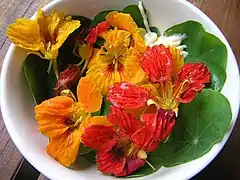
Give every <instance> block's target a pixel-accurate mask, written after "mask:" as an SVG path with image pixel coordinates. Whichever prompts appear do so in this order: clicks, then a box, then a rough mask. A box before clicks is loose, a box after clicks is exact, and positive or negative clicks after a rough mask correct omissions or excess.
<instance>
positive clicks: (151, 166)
mask: <svg viewBox="0 0 240 180" xmlns="http://www.w3.org/2000/svg"><path fill="white" fill-rule="evenodd" d="M146 163H147V164H148V165H149V166H150V168H152V169H153V170H154V171H156V168H155V167H154V166H153V165H152V164H151V163H150V162H149V161H148V160H146Z"/></svg>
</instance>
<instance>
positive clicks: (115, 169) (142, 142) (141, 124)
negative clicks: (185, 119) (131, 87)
mask: <svg viewBox="0 0 240 180" xmlns="http://www.w3.org/2000/svg"><path fill="white" fill-rule="evenodd" d="M107 118H108V120H109V121H110V123H111V124H112V126H106V125H92V126H89V127H87V128H86V129H85V132H84V134H83V135H82V141H83V143H84V145H85V146H87V147H91V148H93V149H95V150H97V151H98V152H97V158H96V162H97V165H98V170H100V171H101V172H103V173H104V174H113V175H115V176H126V175H129V174H131V173H132V172H134V171H136V170H137V169H139V168H140V167H142V166H143V165H144V164H145V163H146V162H147V160H146V159H147V153H148V152H151V151H153V150H154V149H156V148H157V146H158V145H159V143H160V142H161V141H163V140H164V139H166V138H167V137H168V136H169V135H170V133H171V131H172V128H173V126H174V124H175V113H174V112H173V111H166V110H162V109H159V110H158V111H157V112H156V113H151V114H143V115H142V116H141V119H140V120H138V119H136V118H134V117H133V116H132V115H131V114H129V113H127V112H125V111H124V110H123V109H121V108H118V107H115V106H111V108H110V113H109V115H108V116H107Z"/></svg>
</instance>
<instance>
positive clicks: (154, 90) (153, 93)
mask: <svg viewBox="0 0 240 180" xmlns="http://www.w3.org/2000/svg"><path fill="white" fill-rule="evenodd" d="M142 87H144V88H146V89H147V90H148V92H149V93H150V94H151V96H152V97H156V96H159V93H158V91H157V88H156V87H155V86H154V85H153V84H150V83H148V84H144V85H142Z"/></svg>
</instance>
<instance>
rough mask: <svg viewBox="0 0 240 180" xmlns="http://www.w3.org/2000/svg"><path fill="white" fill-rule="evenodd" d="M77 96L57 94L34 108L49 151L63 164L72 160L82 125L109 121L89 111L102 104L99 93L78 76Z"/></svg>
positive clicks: (76, 151)
mask: <svg viewBox="0 0 240 180" xmlns="http://www.w3.org/2000/svg"><path fill="white" fill-rule="evenodd" d="M77 95H78V96H77V97H78V102H74V100H73V99H72V98H71V97H68V96H57V97H54V98H52V99H49V100H46V101H44V102H42V103H41V104H40V105H37V106H36V107H35V113H36V119H37V122H38V124H39V131H40V132H42V133H43V134H44V135H46V136H48V137H49V138H50V142H49V144H48V146H47V152H48V154H49V155H51V156H52V157H53V158H55V159H56V160H57V161H59V162H60V163H61V164H63V165H65V166H70V165H71V164H72V163H73V162H74V161H75V159H76V156H77V154H78V151H79V146H80V143H81V136H82V133H83V131H84V129H85V127H87V126H89V125H92V124H104V125H109V124H110V123H109V121H108V120H107V119H106V118H105V117H99V116H95V117H91V114H90V113H92V112H96V111H99V109H100V107H101V103H102V96H101V93H100V91H99V90H98V89H97V88H96V86H95V84H94V83H93V82H92V81H90V80H89V79H87V78H81V80H80V81H79V84H78V87H77Z"/></svg>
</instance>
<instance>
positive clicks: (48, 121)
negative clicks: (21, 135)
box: [35, 96, 74, 137]
mask: <svg viewBox="0 0 240 180" xmlns="http://www.w3.org/2000/svg"><path fill="white" fill-rule="evenodd" d="M73 104H74V101H73V99H72V98H70V97H67V96H57V97H55V98H52V99H49V100H46V101H43V102H42V103H41V104H39V105H37V106H35V114H36V120H37V122H38V125H39V131H40V132H41V133H43V134H44V135H46V136H48V137H55V136H58V135H60V134H62V133H64V132H65V131H67V129H68V126H67V125H66V120H67V119H68V118H69V117H70V116H71V114H72V106H73Z"/></svg>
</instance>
